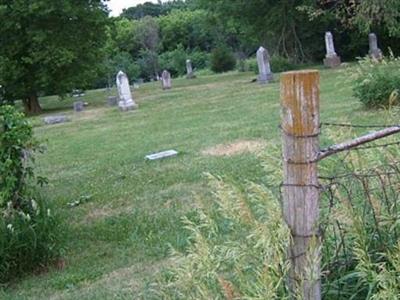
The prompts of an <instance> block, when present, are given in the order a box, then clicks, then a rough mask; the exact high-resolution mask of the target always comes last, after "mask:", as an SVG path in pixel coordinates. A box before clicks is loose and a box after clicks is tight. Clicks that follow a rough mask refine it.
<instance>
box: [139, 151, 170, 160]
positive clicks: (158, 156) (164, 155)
mask: <svg viewBox="0 0 400 300" xmlns="http://www.w3.org/2000/svg"><path fill="white" fill-rule="evenodd" d="M177 155H178V151H175V150H168V151H164V152H159V153H154V154H150V155H146V159H148V160H158V159H163V158H167V157H173V156H177Z"/></svg>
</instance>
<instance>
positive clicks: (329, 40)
mask: <svg viewBox="0 0 400 300" xmlns="http://www.w3.org/2000/svg"><path fill="white" fill-rule="evenodd" d="M325 46H326V57H325V59H324V65H325V66H326V67H328V68H337V67H339V66H340V64H341V60H340V56H338V55H337V54H336V51H335V45H334V43H333V35H332V33H331V32H329V31H328V32H326V33H325Z"/></svg>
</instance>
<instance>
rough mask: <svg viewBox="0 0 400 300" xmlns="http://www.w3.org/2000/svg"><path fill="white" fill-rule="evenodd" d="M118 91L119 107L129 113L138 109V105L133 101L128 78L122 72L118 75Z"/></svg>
mask: <svg viewBox="0 0 400 300" xmlns="http://www.w3.org/2000/svg"><path fill="white" fill-rule="evenodd" d="M117 89H118V96H119V102H118V107H119V108H120V110H122V111H128V110H133V109H136V108H138V105H137V104H136V103H135V101H133V98H132V92H131V87H130V86H129V79H128V76H126V74H125V73H124V72H122V71H119V72H118V74H117Z"/></svg>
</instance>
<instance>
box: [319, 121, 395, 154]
mask: <svg viewBox="0 0 400 300" xmlns="http://www.w3.org/2000/svg"><path fill="white" fill-rule="evenodd" d="M399 132H400V126H393V127H389V128H385V129H382V130H379V131H375V132H372V133H369V134H366V135H364V136H361V137H358V138H356V139H354V140H351V141H347V142H344V143H341V144H337V145H333V146H330V147H328V148H326V149H322V150H321V151H320V152H319V154H318V160H322V159H324V158H327V157H328V156H331V155H333V154H336V153H339V152H343V151H346V150H350V149H353V148H356V147H358V146H361V145H363V144H366V143H369V142H372V141H375V140H379V139H382V138H384V137H387V136H390V135H393V134H396V133H399Z"/></svg>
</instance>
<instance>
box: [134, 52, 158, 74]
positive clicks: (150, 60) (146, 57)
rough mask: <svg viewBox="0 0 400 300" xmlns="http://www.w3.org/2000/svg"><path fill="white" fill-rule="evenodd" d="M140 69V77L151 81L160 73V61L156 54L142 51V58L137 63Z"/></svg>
mask: <svg viewBox="0 0 400 300" xmlns="http://www.w3.org/2000/svg"><path fill="white" fill-rule="evenodd" d="M136 62H137V64H138V65H139V68H140V77H142V78H144V79H146V80H151V79H154V78H155V77H156V75H157V73H158V71H159V69H160V68H159V61H158V55H157V53H156V52H153V51H151V50H142V51H140V58H139V59H138V60H137V61H136Z"/></svg>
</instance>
